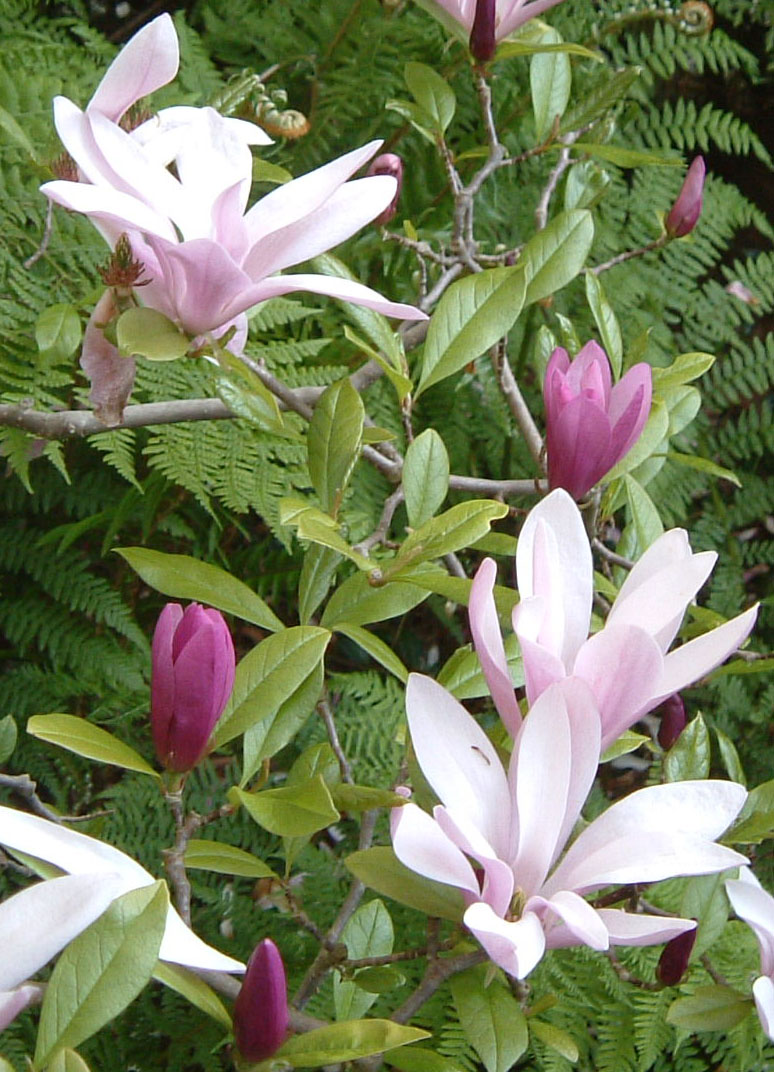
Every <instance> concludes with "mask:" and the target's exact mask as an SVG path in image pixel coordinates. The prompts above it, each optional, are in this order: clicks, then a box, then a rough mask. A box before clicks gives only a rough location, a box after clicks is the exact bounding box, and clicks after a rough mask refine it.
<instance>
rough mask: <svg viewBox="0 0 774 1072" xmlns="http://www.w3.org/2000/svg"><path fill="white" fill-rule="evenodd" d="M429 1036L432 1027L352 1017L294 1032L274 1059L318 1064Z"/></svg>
mask: <svg viewBox="0 0 774 1072" xmlns="http://www.w3.org/2000/svg"><path fill="white" fill-rule="evenodd" d="M426 1038H430V1032H429V1031H422V1030H421V1028H418V1027H404V1026H403V1025H402V1024H395V1023H393V1022H392V1020H349V1021H348V1022H347V1023H345V1024H329V1025H328V1026H327V1027H318V1028H315V1029H314V1030H313V1031H305V1032H304V1033H303V1034H301V1035H295V1036H294V1037H293V1038H291V1039H289V1040H288V1041H287V1042H286V1043H285V1044H284V1045H283V1046H280V1048H279V1049H278V1050H277V1052H276V1053H275V1054H274V1058H273V1059H274V1060H275V1061H276V1062H277V1063H281V1062H282V1061H287V1062H288V1064H290V1065H291V1066H292V1067H293V1068H319V1067H320V1066H321V1065H332V1064H339V1063H340V1062H342V1061H356V1060H357V1059H358V1058H359V1057H369V1056H370V1055H371V1054H375V1053H386V1052H387V1051H388V1050H394V1049H395V1048H396V1047H398V1046H406V1045H407V1044H408V1043H410V1042H418V1041H419V1040H420V1039H426Z"/></svg>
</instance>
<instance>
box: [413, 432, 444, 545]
mask: <svg viewBox="0 0 774 1072" xmlns="http://www.w3.org/2000/svg"><path fill="white" fill-rule="evenodd" d="M448 490H449V455H448V453H447V450H446V447H445V446H444V442H443V440H442V439H441V437H440V436H439V435H438V433H437V432H436V431H435V429H434V428H426V429H425V431H424V432H422V434H421V435H419V436H417V438H416V439H415V440H414V441H413V443H411V444H410V445H409V448H408V450H407V451H406V460H405V461H404V463H403V494H404V495H405V498H406V510H407V512H408V518H409V524H410V525H411V526H412V527H413V528H417V527H418V526H419V525H421V524H422V523H423V522H424V521H429V520H430V518H431V517H433V515H434V514H435V512H436V511H437V510H438V508H439V507H440V506H441V504H442V503H443V500H444V499H445V498H446V495H447V493H448Z"/></svg>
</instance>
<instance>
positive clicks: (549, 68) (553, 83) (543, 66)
mask: <svg viewBox="0 0 774 1072" xmlns="http://www.w3.org/2000/svg"><path fill="white" fill-rule="evenodd" d="M543 40H544V41H545V43H546V44H549V45H557V44H559V43H560V42H561V38H560V37H559V34H558V33H557V32H556V30H546V31H545V32H544V34H543ZM529 82H530V89H531V91H532V111H533V115H534V117H535V135H536V139H537V142H538V144H541V143H543V142H544V141H545V140H546V139H547V138H548V135H549V134H550V133H551V130H552V128H553V126H554V123H555V122H556V121H557V120H559V119H561V118H562V116H563V115H564V111H565V108H566V107H567V102H568V101H569V99H570V89H571V86H572V68H571V67H570V58H569V56H568V55H567V53H566V52H564V51H560V52H554V51H551V52H547V51H541V52H539V53H537V54H536V55H534V56H533V57H532V61H531V63H530V65H529Z"/></svg>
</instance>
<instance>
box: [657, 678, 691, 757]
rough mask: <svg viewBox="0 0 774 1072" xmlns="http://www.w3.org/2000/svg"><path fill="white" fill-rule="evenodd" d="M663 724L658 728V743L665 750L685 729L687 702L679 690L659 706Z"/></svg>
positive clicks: (667, 749)
mask: <svg viewBox="0 0 774 1072" xmlns="http://www.w3.org/2000/svg"><path fill="white" fill-rule="evenodd" d="M659 710H660V712H661V725H660V726H659V728H658V743H659V744H660V745H661V747H662V748H663V749H664V751H665V752H667V751H669V749H670V748H671V747H672V745H673V744H674V743H675V741H676V740H677V738H678V737H679V736H680V734H681V733H682V732H683V730H684V729H685V723H686V714H685V704H684V703H683V698H682V696H681V695H680V693H679V692H673V693H672V695H671V696H667V698H666V700H664V702H663V703H662V704H661V706H660V708H659Z"/></svg>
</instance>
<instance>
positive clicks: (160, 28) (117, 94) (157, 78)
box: [89, 14, 180, 123]
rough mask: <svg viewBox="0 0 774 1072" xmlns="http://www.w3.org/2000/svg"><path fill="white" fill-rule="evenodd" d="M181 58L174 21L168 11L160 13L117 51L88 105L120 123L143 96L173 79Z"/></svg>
mask: <svg viewBox="0 0 774 1072" xmlns="http://www.w3.org/2000/svg"><path fill="white" fill-rule="evenodd" d="M179 62H180V56H179V51H178V46H177V33H176V32H175V26H174V23H173V22H172V19H171V18H170V16H169V15H166V14H164V15H159V17H158V18H156V19H153V21H152V22H149V23H148V24H147V25H146V26H143V28H142V29H141V30H140V31H139V32H138V33H136V34H135V35H134V37H132V38H131V40H130V41H129V42H127V44H126V45H125V46H124V47H123V48H122V49H121V51H120V52H119V53H118V55H117V56H116V58H115V59H114V60H113V62H112V63H111V65H110V66H109V67H108V69H107V71H106V73H105V75H104V77H103V79H102V81H101V82H100V84H99V85H98V86H97V90H96V92H95V94H94V96H93V97H92V98H91V100H90V101H89V109H90V110H94V111H98V112H101V113H102V114H103V115H105V116H107V118H108V119H112V120H113V121H114V122H116V123H117V122H118V120H119V119H120V118H121V116H122V115H123V114H124V112H125V111H126V110H127V108H130V107H131V106H132V105H133V104H134V103H135V102H136V101H138V100H139V99H140V98H141V97H145V96H147V95H148V93H153V91H154V90H156V89H159V88H160V87H161V86H165V85H166V84H167V82H171V81H172V79H173V78H174V77H175V75H176V74H177V68H178V63H179Z"/></svg>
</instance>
